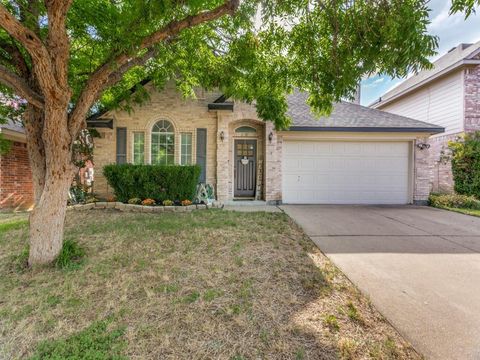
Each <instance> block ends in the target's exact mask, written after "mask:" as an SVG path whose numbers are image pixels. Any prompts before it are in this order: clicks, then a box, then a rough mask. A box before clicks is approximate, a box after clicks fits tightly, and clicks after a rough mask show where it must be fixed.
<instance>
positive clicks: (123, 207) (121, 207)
mask: <svg viewBox="0 0 480 360" xmlns="http://www.w3.org/2000/svg"><path fill="white" fill-rule="evenodd" d="M115 209H118V210H120V211H125V210H126V209H127V204H124V203H119V202H117V203H116V204H115Z"/></svg>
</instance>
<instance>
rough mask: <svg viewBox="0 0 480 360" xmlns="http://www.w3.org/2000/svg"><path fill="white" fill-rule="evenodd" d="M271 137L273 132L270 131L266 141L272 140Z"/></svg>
mask: <svg viewBox="0 0 480 360" xmlns="http://www.w3.org/2000/svg"><path fill="white" fill-rule="evenodd" d="M272 139H273V132H271V131H270V134H268V141H269V142H272Z"/></svg>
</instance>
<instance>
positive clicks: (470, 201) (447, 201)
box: [428, 194, 480, 209]
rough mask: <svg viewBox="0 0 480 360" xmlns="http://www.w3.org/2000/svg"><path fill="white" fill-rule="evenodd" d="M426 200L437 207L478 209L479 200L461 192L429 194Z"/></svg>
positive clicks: (479, 207) (479, 205) (479, 206)
mask: <svg viewBox="0 0 480 360" xmlns="http://www.w3.org/2000/svg"><path fill="white" fill-rule="evenodd" d="M428 201H429V204H430V205H431V206H434V207H439V208H463V209H480V200H477V199H476V198H475V197H473V196H467V195H461V194H431V195H430V197H429V198H428Z"/></svg>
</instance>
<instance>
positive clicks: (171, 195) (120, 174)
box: [103, 164, 200, 204]
mask: <svg viewBox="0 0 480 360" xmlns="http://www.w3.org/2000/svg"><path fill="white" fill-rule="evenodd" d="M103 174H104V175H105V177H106V179H107V181H108V184H109V185H110V186H111V187H112V188H113V191H114V193H115V196H116V197H117V199H118V201H121V202H127V201H128V200H129V199H132V198H139V199H154V200H155V201H156V202H157V203H159V204H161V203H162V202H163V201H164V200H167V199H175V200H183V199H190V200H193V197H194V196H195V191H196V187H197V183H198V178H199V176H200V166H198V165H191V166H183V165H182V166H180V165H133V164H121V165H107V166H105V167H104V168H103Z"/></svg>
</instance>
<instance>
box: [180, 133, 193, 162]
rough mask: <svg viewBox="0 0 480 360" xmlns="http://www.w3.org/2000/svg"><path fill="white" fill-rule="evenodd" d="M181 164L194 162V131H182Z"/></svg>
mask: <svg viewBox="0 0 480 360" xmlns="http://www.w3.org/2000/svg"><path fill="white" fill-rule="evenodd" d="M180 164H181V165H191V164H192V133H182V134H181V137H180Z"/></svg>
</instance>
